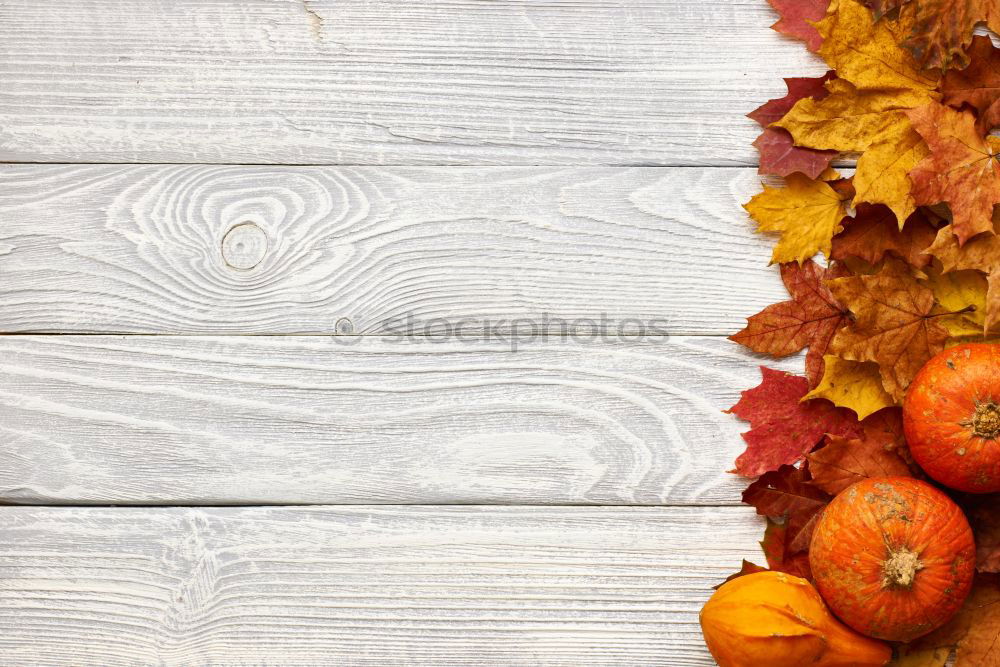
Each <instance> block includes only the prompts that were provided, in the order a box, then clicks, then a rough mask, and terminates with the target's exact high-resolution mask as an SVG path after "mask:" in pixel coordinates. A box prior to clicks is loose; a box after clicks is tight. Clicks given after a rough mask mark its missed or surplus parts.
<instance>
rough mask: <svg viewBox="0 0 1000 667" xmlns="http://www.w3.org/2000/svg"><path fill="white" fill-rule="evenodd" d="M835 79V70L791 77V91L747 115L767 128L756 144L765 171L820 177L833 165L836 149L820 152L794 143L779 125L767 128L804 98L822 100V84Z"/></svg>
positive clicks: (777, 174)
mask: <svg viewBox="0 0 1000 667" xmlns="http://www.w3.org/2000/svg"><path fill="white" fill-rule="evenodd" d="M832 78H834V73H833V72H827V73H826V74H824V75H823V76H821V77H816V78H811V77H792V78H787V79H785V86H786V87H787V88H788V94H786V95H785V96H784V97H777V98H775V99H773V100H770V101H768V102H766V103H765V104H763V105H761V106H760V107H758V108H757V109H755V110H754V111H752V112H750V113H748V114H747V116H748V117H749V118H752V119H753V120H755V121H757V122H758V123H759V124H760V126H761V127H763V128H764V131H763V132H762V133H761V135H760V136H759V137H757V139H756V141H754V142H753V145H754V146H756V147H757V150H758V151H759V152H760V167H759V169H758V171H759V172H760V173H762V174H774V175H775V176H783V177H784V176H788V175H789V174H792V173H794V172H800V173H803V174H805V175H806V176H808V177H809V178H812V179H815V178H818V177H819V175H820V174H821V173H823V171H824V170H825V169H826V168H827V167H829V166H830V161H831V160H833V158H834V157H836V156H837V151H818V150H813V149H812V148H802V147H800V146H795V145H794V142H793V140H792V135H791V134H790V133H789V132H788V131H787V130H784V129H782V128H780V127H768V125H770V124H771V123H773V122H775V121H778V120H780V119H781V118H782V117H783V116H784V115H785V114H786V113H788V110H789V109H791V108H792V107H793V106H795V103H796V102H798V101H799V100H801V99H802V98H804V97H812V98H814V99H817V100H820V99H823V98H824V97H826V96H827V94H828V93H827V90H826V88H825V87H824V86H823V84H825V83H826V82H827V81H829V80H830V79H832Z"/></svg>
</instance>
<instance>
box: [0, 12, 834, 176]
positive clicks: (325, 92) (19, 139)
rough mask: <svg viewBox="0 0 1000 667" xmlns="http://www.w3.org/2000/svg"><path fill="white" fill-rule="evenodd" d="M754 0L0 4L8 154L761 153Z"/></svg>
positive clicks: (671, 159) (773, 51)
mask: <svg viewBox="0 0 1000 667" xmlns="http://www.w3.org/2000/svg"><path fill="white" fill-rule="evenodd" d="M775 18H776V17H775V15H774V13H773V11H772V10H771V9H770V8H769V7H768V6H767V4H766V2H765V0H720V1H719V2H712V3H703V2H691V1H690V0H627V1H623V0H543V1H538V2H536V1H530V2H528V1H524V0H499V1H495V2H481V1H478V0H420V1H419V2H417V1H404V0H226V1H223V2H218V1H202V0H185V1H177V2H152V1H150V0H47V1H46V2H38V1H37V0H5V1H4V2H3V3H0V57H2V62H0V77H2V78H3V83H4V85H3V86H2V87H0V160H6V161H28V162H39V161H44V162H212V163H240V164H246V163H288V164H471V165H482V164H547V165H552V164H564V165H582V164H600V165H622V164H628V165H647V164H655V165H712V166H717V165H752V164H756V160H757V154H756V151H755V149H754V148H753V147H752V146H751V145H750V143H751V142H752V141H753V139H754V137H755V136H756V134H757V132H758V129H757V127H756V125H755V124H754V123H753V122H752V121H750V120H749V119H746V118H743V117H742V114H745V113H746V112H748V111H750V110H751V109H753V108H754V107H755V106H757V105H758V104H760V103H761V102H762V101H764V100H766V99H768V98H769V97H775V96H781V95H782V94H784V84H783V82H782V81H781V76H805V75H819V74H821V73H822V72H823V71H824V69H825V68H824V67H823V65H822V63H821V62H820V61H819V60H818V59H817V58H816V57H815V56H813V55H811V54H809V53H808V52H807V51H806V50H805V49H804V48H803V47H802V45H801V44H800V43H798V42H794V41H792V40H788V39H782V38H780V37H779V36H777V35H775V34H772V31H770V30H769V29H768V26H769V25H770V24H771V23H773V22H774V21H775Z"/></svg>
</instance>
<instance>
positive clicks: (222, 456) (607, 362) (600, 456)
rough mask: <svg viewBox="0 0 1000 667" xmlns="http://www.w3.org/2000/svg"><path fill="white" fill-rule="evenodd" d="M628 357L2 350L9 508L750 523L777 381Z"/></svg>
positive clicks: (2, 482)
mask: <svg viewBox="0 0 1000 667" xmlns="http://www.w3.org/2000/svg"><path fill="white" fill-rule="evenodd" d="M633 341H634V339H629V338H626V339H621V340H618V341H608V342H602V341H601V340H594V341H584V340H578V341H572V340H569V341H559V340H549V341H535V342H533V343H528V342H526V341H518V345H517V346H512V345H511V343H510V342H507V343H501V342H490V343H483V342H476V341H467V340H465V341H463V340H450V341H446V342H438V343H427V342H424V343H414V342H412V341H407V340H405V339H397V338H383V337H344V336H338V337H317V336H311V337H308V336H307V337H295V336H278V337H260V336H237V337H232V338H225V337H220V338H216V337H208V336H200V337H192V338H188V337H177V336H138V337H135V336H133V337H118V336H0V438H2V447H0V500H5V501H13V502H26V503H51V502H71V503H96V504H103V503H115V504H125V503H141V504H147V503H148V504H153V503H163V504H191V505H198V504H208V505H213V504H258V503H277V504H283V503H323V504H327V503H328V504H337V503H407V504H408V503H428V504H433V503H483V504H489V503H519V504H548V503H555V504H564V503H591V504H664V503H668V504H717V503H718V504H735V503H738V502H739V493H740V491H741V490H742V488H743V487H744V486H745V481H744V480H741V479H739V478H737V477H735V476H734V475H731V474H729V473H727V472H725V471H726V470H729V469H730V468H731V467H732V462H733V460H734V458H735V457H736V455H737V454H738V453H739V452H740V451H741V449H742V446H743V443H742V439H741V438H740V435H739V434H740V432H741V431H742V430H744V429H745V427H746V424H745V423H743V422H740V421H738V420H737V419H736V418H734V417H732V416H730V415H727V414H723V413H722V410H723V409H725V408H728V407H729V406H731V405H732V404H733V403H734V402H735V401H736V399H737V398H738V396H739V391H740V390H741V389H745V388H748V387H752V386H754V385H756V384H757V383H758V382H759V378H760V376H759V372H758V370H757V365H758V363H762V362H763V361H764V360H761V359H756V358H753V357H752V356H751V355H748V354H746V353H745V352H743V351H742V349H741V348H738V347H737V346H736V345H735V344H733V343H730V342H729V341H726V340H724V339H720V338H675V337H670V338H666V339H665V338H662V337H660V338H655V339H650V340H647V341H645V342H633ZM512 347H516V350H515V349H512ZM766 363H768V364H769V365H777V366H779V367H784V368H788V369H792V370H800V369H801V359H797V358H792V359H789V360H786V361H784V362H781V363H779V362H774V361H772V360H767V361H766Z"/></svg>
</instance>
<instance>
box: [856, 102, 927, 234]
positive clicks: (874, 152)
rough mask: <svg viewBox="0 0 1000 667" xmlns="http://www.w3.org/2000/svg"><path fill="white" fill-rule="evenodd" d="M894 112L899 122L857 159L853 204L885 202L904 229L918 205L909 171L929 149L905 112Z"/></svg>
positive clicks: (925, 155) (900, 226)
mask: <svg viewBox="0 0 1000 667" xmlns="http://www.w3.org/2000/svg"><path fill="white" fill-rule="evenodd" d="M893 115H894V116H895V117H896V118H897V119H898V120H897V122H896V123H895V124H894V125H893V126H892V127H891V128H889V129H887V130H886V131H885V132H884V133H882V134H881V135H880V136H879V137H878V139H877V140H875V141H874V142H872V144H871V145H870V146H869V147H868V149H867V150H866V151H865V152H864V153H863V154H862V155H861V157H860V158H858V168H857V171H856V172H855V174H854V181H853V182H854V189H855V191H856V194H855V196H854V201H853V205H854V206H857V205H858V204H860V203H862V202H867V203H869V204H885V205H886V206H888V207H889V208H890V209H891V210H892V212H893V213H894V214H895V215H896V222H897V223H899V228H900V229H902V228H903V224H904V223H905V222H906V219H907V218H909V217H910V215H911V214H912V213H913V212H914V211H915V210H916V208H917V205H916V203H915V202H914V200H913V195H912V194H910V190H911V185H912V184H911V183H910V177H909V173H910V170H911V169H913V168H914V167H916V166H917V164H918V163H919V162H920V161H921V160H923V159H924V158H925V157H927V155H928V153H929V149H928V148H927V144H926V143H925V142H924V140H923V139H922V138H921V136H920V135H919V134H917V131H916V130H914V129H913V126H912V125H910V122H909V119H908V118H906V116H905V115H904V114H902V113H897V114H893Z"/></svg>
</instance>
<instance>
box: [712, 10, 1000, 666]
mask: <svg viewBox="0 0 1000 667" xmlns="http://www.w3.org/2000/svg"><path fill="white" fill-rule="evenodd" d="M769 2H770V3H771V5H772V6H773V7H774V8H775V9H776V10H777V11H778V13H779V14H780V16H781V19H780V20H779V21H778V22H777V23H776V24H775V25H774V28H775V29H776V30H778V31H779V32H782V33H785V34H787V35H789V36H792V37H795V38H798V39H801V40H803V41H804V42H805V45H806V47H807V48H809V49H810V50H812V51H814V52H816V53H817V54H818V55H819V56H820V57H821V58H822V59H823V60H824V61H825V62H826V63H827V64H828V65H829V67H830V71H829V72H828V73H827V74H826V75H824V76H822V77H818V78H790V79H786V80H785V81H786V84H787V88H788V94H787V95H786V96H784V97H782V98H780V99H774V100H771V101H769V102H767V103H766V104H764V105H763V106H761V107H760V108H759V109H757V110H756V111H754V112H753V113H751V114H749V115H750V117H751V118H752V119H754V120H755V121H756V122H757V123H759V124H760V125H761V128H762V131H761V134H760V136H759V137H758V139H757V140H756V141H755V142H754V145H755V146H756V147H757V148H758V150H759V152H760V171H761V173H762V174H766V175H767V176H768V178H767V179H765V180H766V181H767V184H765V185H764V188H763V192H761V193H760V194H758V195H756V196H755V197H753V198H752V199H751V200H750V201H749V202H747V203H746V204H745V208H746V209H747V211H748V212H749V214H750V216H751V217H752V218H753V220H754V221H755V222H756V225H757V231H759V232H763V233H770V234H772V235H774V238H775V240H776V243H775V246H774V250H773V254H772V262H773V263H776V264H779V265H780V271H781V277H782V280H783V281H784V283H785V286H786V287H787V288H788V292H789V295H790V298H789V299H788V300H787V301H784V302H781V303H777V304H774V305H771V306H768V307H767V308H765V309H764V310H763V311H761V312H760V313H758V314H756V315H753V316H752V317H750V318H748V322H747V326H746V328H744V329H743V330H742V331H740V332H739V333H737V334H735V335H733V336H732V337H731V338H732V340H734V341H736V342H738V343H740V344H741V345H744V346H746V347H748V348H750V349H751V350H753V351H754V352H757V353H761V354H766V355H771V356H774V357H783V356H787V355H790V354H794V353H798V352H800V351H802V350H808V351H807V353H806V357H805V374H804V375H803V376H795V375H790V374H787V373H784V372H779V371H775V370H770V369H768V368H763V369H762V371H763V381H762V382H761V384H760V385H759V386H757V387H755V388H753V389H750V390H748V391H745V392H743V395H742V397H741V398H740V400H739V402H738V403H737V404H736V405H735V406H733V408H732V409H731V412H732V413H733V414H735V415H736V416H737V417H739V418H741V419H743V420H746V421H747V422H749V424H750V429H749V430H748V431H747V432H746V433H745V434H744V436H743V437H744V439H745V440H746V451H745V452H744V453H743V454H741V455H740V456H739V458H738V459H737V460H736V469H735V472H737V473H738V474H740V475H743V476H745V477H748V478H756V481H754V482H753V483H752V484H750V486H749V488H747V490H746V491H745V492H744V494H743V500H744V502H746V503H748V504H750V505H752V506H754V507H755V508H756V510H757V513H758V514H761V515H763V516H766V517H767V528H766V531H765V535H764V539H763V541H762V546H763V549H764V553H765V557H766V559H767V566H768V568H769V569H772V570H780V571H784V572H789V573H792V574H795V575H797V576H803V577H806V578H810V572H809V560H808V547H809V539H810V536H811V533H812V529H813V527H814V524H815V522H816V520H817V517H818V515H819V512H820V511H821V510H822V509H823V507H824V506H825V505H826V504H827V503H828V502H829V501H830V500H831V499H832V497H833V496H834V495H835V494H836V493H838V492H839V491H841V490H843V489H844V488H846V487H847V486H848V485H850V484H852V483H854V482H856V481H859V480H861V479H863V478H866V477H874V476H886V475H891V476H898V475H910V476H915V477H921V478H925V475H924V474H923V473H922V471H921V470H920V469H919V467H918V466H917V465H916V464H915V463H914V462H913V460H912V458H911V457H910V456H909V454H908V451H907V447H906V443H905V440H904V438H903V433H902V419H901V409H900V407H899V406H900V404H901V401H902V399H903V396H904V394H905V392H906V388H907V386H908V385H909V384H910V382H911V381H912V380H913V378H914V376H915V374H916V373H917V371H918V370H919V369H920V368H921V366H923V364H924V363H925V362H926V361H927V360H929V359H930V358H931V357H932V356H934V355H935V354H936V353H938V352H940V351H941V350H943V349H945V348H946V347H948V346H951V345H954V344H958V343H960V342H969V341H989V342H992V341H1000V236H998V235H997V234H998V232H1000V208H997V207H996V205H997V204H1000V162H998V154H1000V138H998V137H994V136H991V135H990V132H991V131H993V130H1000V49H998V48H996V47H994V46H993V43H992V42H991V40H990V38H989V37H988V36H983V35H976V36H974V28H975V27H976V25H977V24H978V25H985V26H987V27H988V28H990V29H991V30H993V31H995V32H1000V0H867V2H866V3H862V2H858V0H769ZM835 158H856V160H857V163H856V168H855V170H854V171H853V174H850V175H849V172H848V171H846V170H845V171H844V173H838V172H837V171H835V170H834V169H832V168H831V167H830V165H831V162H832V161H833V160H834V159H835ZM819 255H822V256H823V257H824V259H823V260H821V261H819V262H817V261H814V258H815V257H817V256H819ZM954 497H955V499H956V501H957V502H959V504H961V505H962V507H963V509H965V511H966V513H967V515H968V516H969V518H970V521H971V522H972V523H973V526H974V529H975V531H976V541H977V545H978V563H977V569H978V570H979V572H980V575H979V577H978V578H977V583H976V588H975V590H974V592H973V594H972V596H971V597H970V599H969V601H968V603H967V605H966V607H965V609H964V610H963V611H962V612H961V613H960V614H959V616H958V617H957V618H956V619H955V620H954V621H953V622H952V623H950V624H949V625H947V626H946V627H944V628H942V629H941V630H938V631H937V632H935V633H932V634H931V635H929V636H928V637H925V638H922V639H920V640H917V641H916V642H914V644H913V645H911V646H904V647H900V654H901V655H900V658H899V659H898V660H899V662H898V663H897V664H901V665H911V666H922V667H931V666H934V665H944V664H945V662H946V661H947V660H948V658H949V656H950V655H951V654H952V653H953V652H954V653H956V655H957V658H956V659H957V662H956V663H955V664H957V665H958V666H959V667H962V666H972V665H975V666H977V667H978V666H979V665H1000V496H997V495H993V496H964V495H961V494H956V495H955V496H954ZM758 569H762V568H761V566H757V565H753V564H751V563H745V564H744V570H743V573H747V572H752V571H755V570H758Z"/></svg>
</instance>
